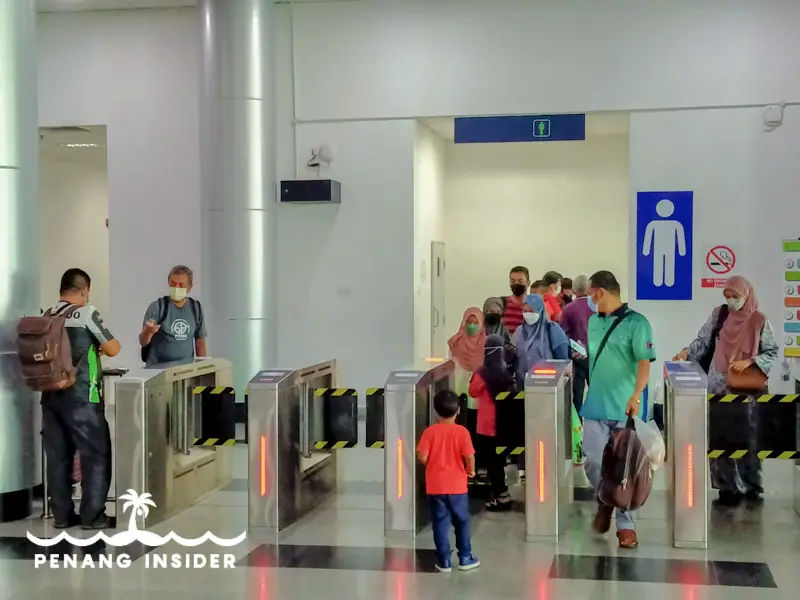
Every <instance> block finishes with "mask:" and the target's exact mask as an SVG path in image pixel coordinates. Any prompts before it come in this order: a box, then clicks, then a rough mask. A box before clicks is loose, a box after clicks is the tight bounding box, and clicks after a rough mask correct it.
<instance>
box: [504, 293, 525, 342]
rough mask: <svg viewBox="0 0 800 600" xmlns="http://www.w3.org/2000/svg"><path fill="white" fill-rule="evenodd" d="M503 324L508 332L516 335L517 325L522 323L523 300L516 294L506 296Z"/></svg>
mask: <svg viewBox="0 0 800 600" xmlns="http://www.w3.org/2000/svg"><path fill="white" fill-rule="evenodd" d="M503 325H505V326H506V329H508V333H509V334H511V335H514V332H515V331H516V330H517V327H519V326H520V325H522V300H521V299H520V298H517V297H516V296H508V297H507V298H506V307H505V310H503Z"/></svg>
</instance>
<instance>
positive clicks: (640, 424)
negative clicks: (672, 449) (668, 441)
mask: <svg viewBox="0 0 800 600" xmlns="http://www.w3.org/2000/svg"><path fill="white" fill-rule="evenodd" d="M633 426H634V429H635V431H636V437H638V438H639V441H640V442H642V446H644V451H645V453H646V454H647V458H648V460H649V461H650V468H651V469H653V470H654V471H655V470H656V469H658V468H659V467H661V465H663V464H664V460H666V456H667V448H666V446H664V438H663V437H661V432H660V431H659V429H658V425H656V422H655V421H648V422H647V423H645V422H644V421H642V420H641V419H640V418H639V417H633Z"/></svg>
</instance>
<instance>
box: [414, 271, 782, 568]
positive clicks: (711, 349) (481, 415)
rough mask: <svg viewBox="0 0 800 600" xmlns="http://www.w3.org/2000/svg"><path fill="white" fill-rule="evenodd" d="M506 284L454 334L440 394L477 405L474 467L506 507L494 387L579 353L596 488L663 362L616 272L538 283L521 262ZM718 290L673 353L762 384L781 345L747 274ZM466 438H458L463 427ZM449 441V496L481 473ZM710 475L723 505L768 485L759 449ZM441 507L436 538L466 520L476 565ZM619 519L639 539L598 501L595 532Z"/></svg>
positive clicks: (720, 381)
mask: <svg viewBox="0 0 800 600" xmlns="http://www.w3.org/2000/svg"><path fill="white" fill-rule="evenodd" d="M509 286H510V291H511V294H510V295H505V296H498V297H491V298H487V299H486V300H485V301H484V303H483V307H482V309H480V308H477V307H470V308H467V309H466V310H465V311H464V316H463V319H462V321H461V324H460V326H459V328H458V331H457V332H456V333H455V334H454V335H453V336H452V337H451V338H450V339H449V340H448V346H449V348H450V355H451V357H452V358H453V360H454V361H455V363H456V366H457V376H456V384H455V391H454V392H440V393H439V394H438V395H437V396H439V400H440V401H443V399H444V395H445V394H450V400H451V401H453V399H456V400H457V398H458V396H459V395H461V394H466V395H467V396H468V398H469V406H470V408H475V409H477V426H476V436H475V439H474V441H475V448H476V449H477V456H478V461H479V465H480V466H482V467H483V468H484V469H485V472H486V476H487V478H488V480H489V498H488V500H487V502H486V509H487V510H489V511H500V510H507V509H508V508H510V506H511V496H510V493H509V489H508V486H507V484H506V474H505V467H506V462H505V458H504V457H501V456H498V455H497V453H496V452H495V447H496V446H497V445H498V444H497V443H496V435H497V428H496V410H495V401H494V399H495V398H496V397H497V396H498V395H499V394H501V393H503V392H516V391H519V390H522V389H523V387H524V379H525V374H526V373H527V372H529V371H530V370H531V368H532V367H533V365H535V364H536V363H538V362H540V361H543V360H548V359H559V360H567V359H570V360H572V363H573V370H572V379H571V381H572V398H573V402H574V405H575V409H576V411H577V413H578V414H579V415H580V418H581V420H582V423H583V443H582V454H583V464H584V469H585V471H586V474H587V478H588V479H589V482H590V484H591V485H592V487H593V488H594V489H595V490H597V489H598V486H599V483H600V473H601V464H602V457H603V451H604V448H605V446H606V444H607V443H608V441H609V439H610V438H611V436H612V434H613V433H614V431H615V430H617V429H619V428H621V427H625V426H626V424H627V422H628V419H629V418H630V417H632V416H635V415H638V414H639V413H640V408H641V401H642V395H643V393H644V391H645V388H646V386H647V384H648V382H649V379H650V365H651V363H652V362H653V361H654V360H655V359H656V352H655V346H654V343H653V333H652V329H651V326H650V323H649V322H648V320H647V318H646V317H645V316H644V315H642V314H641V313H638V312H636V311H634V310H632V309H631V308H630V307H628V305H627V304H626V303H624V302H623V301H622V299H621V290H620V285H619V282H618V281H617V279H616V277H615V276H614V275H613V274H612V273H611V272H609V271H598V272H597V273H595V274H593V275H592V276H591V277H587V276H585V275H579V276H577V277H575V278H574V280H572V279H568V278H564V277H562V276H561V275H560V274H559V273H558V272H555V271H548V272H547V273H545V275H544V276H543V277H542V279H540V280H537V281H533V282H532V281H531V279H530V272H529V270H528V269H527V268H525V267H522V266H517V267H514V268H512V269H511V271H510V273H509ZM723 297H724V303H723V304H721V305H720V306H718V307H717V308H715V309H714V310H713V311H712V313H711V315H710V316H709V318H708V320H707V321H706V323H705V324H704V325H703V327H702V328H701V329H700V332H699V333H698V335H697V338H696V339H695V340H694V341H693V342H692V343H691V344H689V345H688V346H687V347H686V348H684V349H683V350H681V351H680V352H678V353H677V354H676V355H675V356H674V357H673V360H691V361H696V362H698V363H700V365H701V366H703V368H704V369H705V370H706V371H707V372H708V374H709V392H711V393H718V394H719V393H728V392H729V391H731V390H737V391H739V392H743V391H746V392H758V391H762V390H765V389H766V385H767V383H766V382H767V377H768V375H769V372H770V369H771V368H772V365H773V363H774V361H775V360H776V358H777V351H778V348H777V343H776V341H775V337H774V333H773V330H772V327H771V326H770V323H769V321H768V319H767V318H766V316H765V315H764V314H763V313H762V312H760V311H759V305H758V298H757V296H756V293H755V290H754V289H753V286H752V285H751V284H750V283H749V282H748V281H747V280H746V279H745V278H744V277H741V276H735V277H731V278H730V279H729V280H728V281H727V282H726V285H725V288H724V290H723ZM435 408H436V410H437V414H439V416H440V419H441V418H442V417H445V416H447V418H448V419H449V418H450V417H453V419H452V420H453V421H454V418H455V417H454V415H455V414H457V410H456V411H455V412H452V411H449V412H448V413H447V415H444V414H442V413H440V412H439V408H438V404H436V403H435ZM451 412H452V414H450V413H451ZM453 427H455V428H458V427H461V426H459V425H455V424H453ZM462 429H463V428H462ZM464 431H466V430H464ZM460 435H461V438H459V439H462V440H463V432H462V433H461V434H460ZM500 445H502V444H500ZM430 447H431V445H430V440H429V441H428V442H427V445H426V453H425V460H426V461H427V463H428V465H430V464H431V461H432V460H433V457H432V456H433V455H431V456H429V455H428V454H429V449H430ZM447 448H449V449H450V451H453V449H454V448H455V450H454V454H453V455H452V456H451V459H452V460H451V461H450V463H448V464H451V465H452V467H453V468H454V469H455V470H457V471H458V473H459V475H460V476H463V481H462V480H461V479H459V484H458V486H457V487H458V491H457V492H455V491H454V492H452V493H453V494H461V493H463V494H466V485H467V477H468V476H474V475H475V457H474V454H475V449H474V448H473V446H472V443H471V441H470V443H469V444H467V443H466V442H463V443H461V444H458V445H454V444H450V445H447ZM465 461H466V462H465ZM522 466H523V465H522V464H520V467H522ZM428 468H429V470H430V466H429V467H428ZM711 475H712V485H713V487H714V488H715V489H717V490H719V502H721V503H724V504H728V505H730V504H737V503H739V502H741V501H742V500H744V499H757V498H758V497H759V495H760V494H761V493H763V488H762V483H761V462H760V460H758V459H757V457H752V456H748V457H747V458H745V459H730V458H725V459H715V460H712V461H711ZM462 484H463V486H462ZM462 487H463V490H462ZM437 506H438V507H439V510H438V513H437V512H436V511H434V530H435V531H437V527H438V531H439V534H438V536H435V537H436V538H437V539H441V537H442V535H443V534H442V533H441V532H442V520H444V522H445V524H444V531H446V530H447V527H448V523H449V522H450V521H449V519H451V518H452V521H453V523H454V524H456V523H461V525H460V526H459V525H456V528H457V532H458V531H459V527H461V529H460V533H459V534H458V536H457V546H458V542H459V540H461V543H462V546H463V548H464V556H466V559H465V560H466V563H464V564H465V565H467V567H468V568H474V567H475V566H477V565H478V564H480V563H479V561H477V559H475V558H474V556H473V555H472V554H471V547H470V545H469V537H468V536H469V532H468V528H465V526H464V525H463V522H462V521H463V518H462V517H463V515H461V516H457V515H455V514H453V513H452V511H450V512H448V511H447V510H443V509H441V506H443V505H442V504H441V502H440V503H439V504H438V505H437ZM615 513H616V514H615ZM437 514H438V517H437ZM614 516H616V529H617V532H616V535H617V538H618V541H619V546H620V547H621V548H635V547H637V546H638V538H637V535H636V523H635V519H634V514H633V513H632V512H630V511H624V510H619V509H617V510H615V509H614V508H613V507H610V506H605V505H603V504H602V503H599V502H598V506H597V511H596V514H595V517H594V520H593V523H592V528H593V530H594V531H595V532H596V533H598V534H605V533H607V532H608V531H609V529H610V526H611V522H612V519H613V518H614ZM437 519H438V525H437ZM459 519H461V521H459ZM465 532H466V533H465ZM464 536H466V538H465V537H464ZM465 539H466V541H465ZM438 548H439V542H438V541H437V549H438ZM449 553H450V551H449V544H448V546H447V548H446V552H440V554H439V556H440V560H439V563H438V564H437V567H445V566H446V567H448V568H447V569H444V568H442V569H440V570H449V564H450V558H449V556H450V554H449ZM459 556H461V548H459ZM460 568H461V567H460Z"/></svg>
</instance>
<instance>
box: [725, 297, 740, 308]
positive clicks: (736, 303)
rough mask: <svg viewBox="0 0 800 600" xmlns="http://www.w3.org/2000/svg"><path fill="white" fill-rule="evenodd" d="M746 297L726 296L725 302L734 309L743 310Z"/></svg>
mask: <svg viewBox="0 0 800 600" xmlns="http://www.w3.org/2000/svg"><path fill="white" fill-rule="evenodd" d="M744 301H745V298H726V299H725V302H727V303H728V308H730V309H731V310H733V311H737V310H742V307H743V306H744Z"/></svg>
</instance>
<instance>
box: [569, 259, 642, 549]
mask: <svg viewBox="0 0 800 600" xmlns="http://www.w3.org/2000/svg"><path fill="white" fill-rule="evenodd" d="M589 296H590V298H591V300H592V303H593V304H595V305H596V306H597V314H594V315H592V316H591V317H590V318H589V331H588V345H589V348H588V351H589V391H588V393H587V394H586V399H585V400H584V403H583V407H582V409H581V416H582V417H583V451H584V454H585V455H586V462H585V464H584V467H585V470H586V476H587V477H588V478H589V481H590V483H591V484H592V487H593V488H594V489H595V491H598V490H599V488H600V480H601V468H602V463H603V453H604V451H605V449H606V445H607V444H608V442H609V440H610V439H612V437H613V436H614V433H615V431H617V430H618V429H622V428H624V427H626V425H627V422H628V417H632V416H634V415H637V414H638V413H639V411H640V409H641V399H642V393H643V392H644V389H645V387H646V386H647V383H648V381H649V380H650V363H651V362H653V361H654V360H655V359H656V351H655V348H654V347H653V331H652V329H651V327H650V323H649V321H648V320H647V318H646V317H645V316H644V315H642V314H640V313H638V312H636V311H634V310H631V309H630V308H628V305H627V304H625V303H623V302H622V300H621V298H620V285H619V282H618V281H617V278H616V277H614V275H613V274H612V273H611V272H609V271H598V272H597V273H595V274H594V275H592V276H591V278H590V279H589ZM613 515H614V507H613V506H608V505H605V504H602V503H600V504H599V505H598V508H597V514H596V515H595V518H594V523H593V529H594V530H595V532H597V533H601V534H604V533H607V532H608V530H609V529H610V527H611V517H612V516H613ZM616 521H617V538H618V539H619V546H620V548H636V546H637V545H638V543H639V542H638V539H637V537H636V525H635V523H634V520H633V514H632V512H630V511H627V510H620V509H617V510H616Z"/></svg>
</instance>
